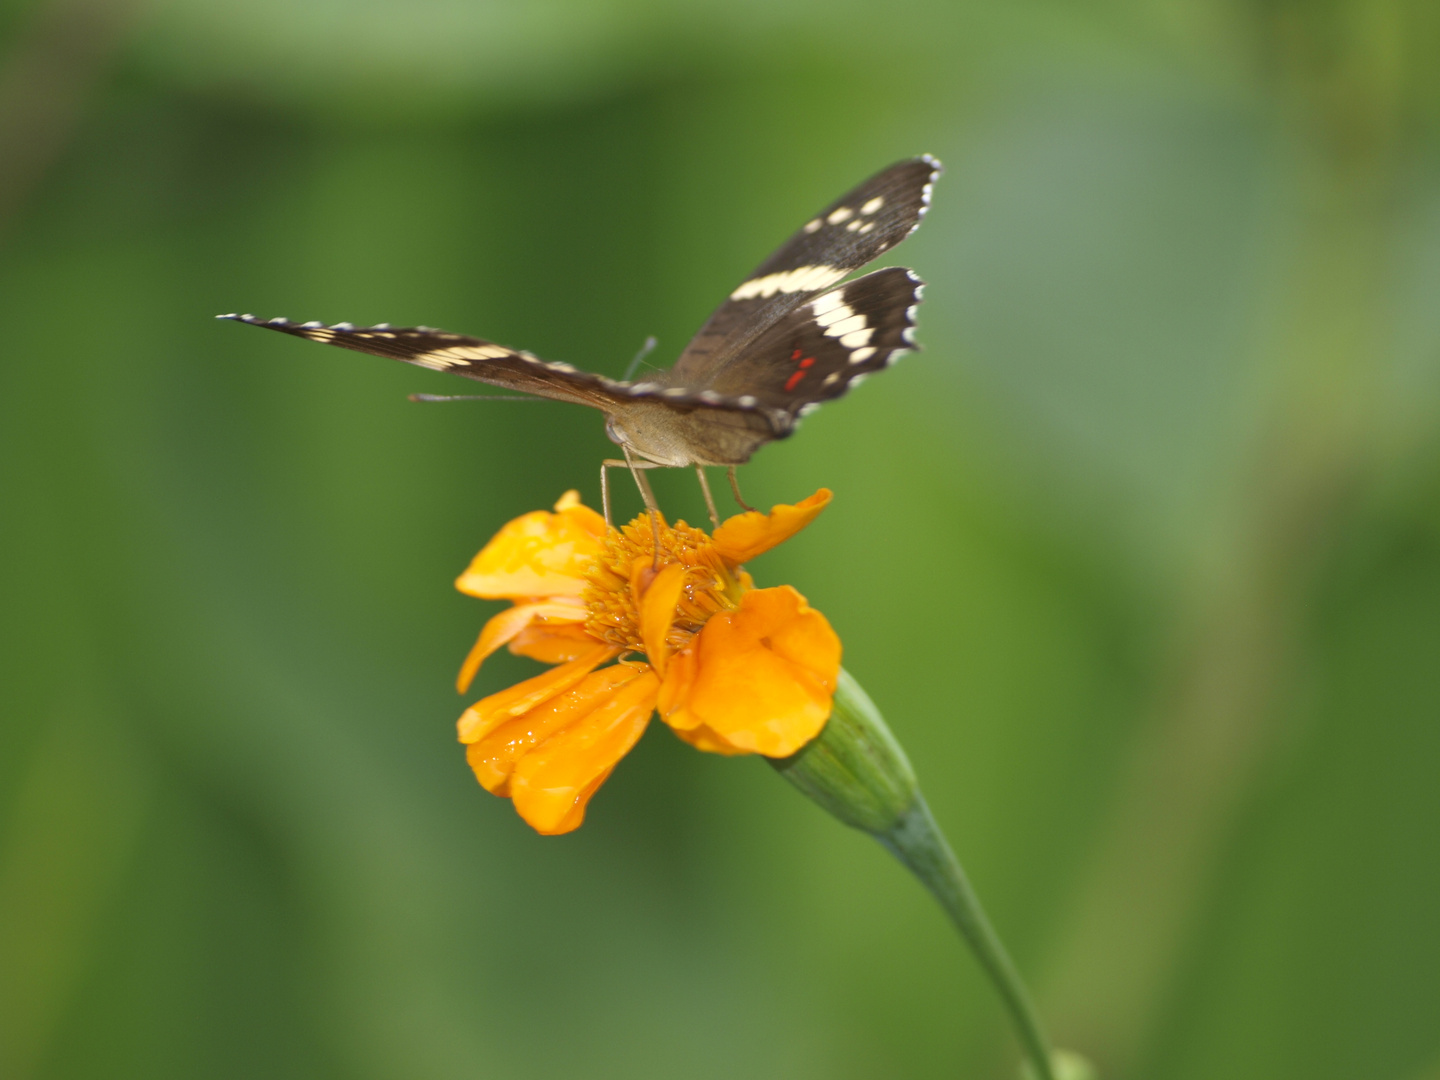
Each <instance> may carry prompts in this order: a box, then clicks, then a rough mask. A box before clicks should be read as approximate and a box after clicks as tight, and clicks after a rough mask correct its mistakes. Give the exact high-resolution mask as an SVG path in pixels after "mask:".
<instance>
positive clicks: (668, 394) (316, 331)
mask: <svg viewBox="0 0 1440 1080" xmlns="http://www.w3.org/2000/svg"><path fill="white" fill-rule="evenodd" d="M217 317H218V318H221V319H230V320H232V321H234V322H243V323H248V324H249V325H251V326H260V327H264V328H265V329H267V330H278V331H280V332H281V333H282V334H290V335H293V336H294V337H302V338H305V339H306V340H307V341H318V342H320V343H322V344H325V345H338V346H340V347H341V348H345V349H354V350H355V351H356V352H364V353H370V354H371V355H373V356H384V357H387V358H389V359H391V360H402V361H404V362H405V363H407V364H414V365H416V366H417V367H423V368H429V369H430V370H431V371H445V372H449V373H450V374H452V375H461V376H464V377H465V378H467V379H474V380H475V381H476V382H482V383H488V384H489V385H491V386H500V387H504V388H505V389H507V390H519V391H522V392H524V393H527V394H535V395H536V396H537V397H543V398H549V399H551V400H554V401H570V402H575V403H576V404H579V405H589V406H591V407H593V408H596V409H601V410H603V411H604V412H606V413H609V414H614V413H616V412H623V411H627V410H630V409H631V407H633V406H637V405H643V404H645V403H647V402H658V403H661V404H663V405H665V406H666V407H668V408H669V409H672V410H674V411H677V412H683V413H691V412H696V411H714V412H733V413H756V414H767V410H766V409H764V408H762V407H761V406H759V404H758V403H757V402H756V401H754V400H753V399H751V398H749V397H748V396H747V395H745V394H743V393H736V394H733V395H730V394H721V393H719V392H717V391H715V390H705V391H701V392H699V393H693V394H692V393H689V392H688V391H684V390H679V389H674V388H669V387H665V386H662V385H661V384H660V383H658V382H624V381H621V380H619V379H610V378H607V377H605V376H604V375H594V374H591V373H590V372H588V371H581V370H579V369H578V368H576V367H573V366H571V365H570V364H560V363H555V362H552V361H548V360H541V359H540V358H539V357H538V356H534V355H532V354H531V353H528V352H524V351H523V350H520V349H511V348H509V347H508V346H505V345H497V344H496V343H495V342H493V341H485V340H483V339H481V338H474V337H467V336H466V335H464V334H452V333H449V332H447V331H444V330H436V329H434V328H433V327H429V326H410V327H392V326H388V325H386V324H384V323H381V324H380V325H378V326H363V327H354V326H351V325H350V324H349V323H335V324H334V325H333V326H326V325H324V324H323V323H318V322H307V323H293V322H291V321H290V320H288V319H258V318H256V317H255V316H254V315H220V316H217ZM742 399H743V400H742ZM757 422H758V421H757V420H748V421H745V424H746V425H753V424H755V423H757Z"/></svg>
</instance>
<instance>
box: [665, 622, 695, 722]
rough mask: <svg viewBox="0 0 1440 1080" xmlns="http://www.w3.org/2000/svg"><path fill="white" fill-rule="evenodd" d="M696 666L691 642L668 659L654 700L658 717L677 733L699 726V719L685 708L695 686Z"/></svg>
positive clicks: (692, 642) (693, 644)
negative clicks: (661, 717)
mask: <svg viewBox="0 0 1440 1080" xmlns="http://www.w3.org/2000/svg"><path fill="white" fill-rule="evenodd" d="M696 664H697V661H696V646H695V642H694V641H691V643H690V644H689V645H687V646H685V648H683V649H681V650H680V651H679V652H678V653H676V654H675V655H674V656H672V657H671V658H670V663H669V665H668V666H667V667H666V669H665V676H664V679H663V680H662V681H661V683H660V694H659V696H658V697H657V698H656V700H655V707H656V708H657V709H659V710H660V715H661V716H663V717H664V718H665V722H666V723H667V724H669V725H670V726H671V727H672V728H675V729H676V730H677V731H679V730H687V729H689V728H693V727H698V726H699V725H700V718H699V717H696V716H691V715H690V712H689V711H688V710H687V709H686V708H685V702H686V701H687V700H688V699H689V696H690V688H691V687H692V686H693V685H694V684H695V671H696Z"/></svg>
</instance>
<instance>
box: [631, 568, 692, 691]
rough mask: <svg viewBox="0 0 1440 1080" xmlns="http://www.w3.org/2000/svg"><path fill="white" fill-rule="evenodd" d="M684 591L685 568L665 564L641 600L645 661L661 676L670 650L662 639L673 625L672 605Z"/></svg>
mask: <svg viewBox="0 0 1440 1080" xmlns="http://www.w3.org/2000/svg"><path fill="white" fill-rule="evenodd" d="M684 588H685V567H684V566H682V565H681V564H680V563H666V564H665V566H663V567H662V568H661V570H660V573H658V574H656V575H655V579H654V580H653V581H651V582H650V587H649V588H648V589H646V590H645V593H644V595H643V596H642V597H641V600H640V640H641V641H642V642H644V644H645V657H646V659H648V660H649V661H650V664H651V666H653V667H654V668H655V670H656V671H658V672H659V673H660V674H661V675H662V676H663V675H664V674H665V665H666V663H667V662H668V661H669V659H670V646H669V645H667V644H666V643H665V637H666V635H667V634H669V633H670V624H671V623H672V622H674V621H675V605H676V604H678V603H679V602H680V593H681V592H682V591H683V590H684Z"/></svg>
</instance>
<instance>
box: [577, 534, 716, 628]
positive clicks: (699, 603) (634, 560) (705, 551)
mask: <svg viewBox="0 0 1440 1080" xmlns="http://www.w3.org/2000/svg"><path fill="white" fill-rule="evenodd" d="M659 531H660V556H659V559H658V560H657V559H656V557H655V530H654V528H653V527H652V526H651V523H650V518H649V516H648V515H647V514H641V515H640V516H639V517H637V518H636V519H635V520H634V521H632V522H630V524H628V525H625V526H624V527H622V528H620V529H611V530H610V531H609V533H608V534H607V535H606V537H605V547H604V551H603V552H601V554H600V555H599V556H598V557H597V558H596V560H595V561H594V562H593V563H591V564H590V566H589V567H588V568H587V569H586V571H585V581H586V584H585V591H584V593H583V594H582V599H583V600H584V601H585V606H586V607H587V608H588V609H589V612H590V617H589V619H588V620H587V622H586V623H585V629H586V631H587V632H588V633H589V634H590V635H591V636H593V637H597V638H599V639H600V640H601V641H608V642H609V643H610V644H612V645H618V646H622V647H624V648H627V649H635V650H637V651H641V652H643V651H644V648H645V646H644V642H643V641H642V640H641V638H640V610H639V608H640V599H641V597H642V596H644V593H645V590H646V589H647V588H649V586H650V582H651V581H653V580H654V578H655V573H656V568H657V567H658V566H665V565H666V564H668V563H679V564H680V565H681V566H683V567H685V584H684V587H683V588H682V589H681V592H680V600H679V603H677V604H676V605H675V619H674V621H673V622H672V623H671V624H670V629H669V632H668V633H667V635H666V643H667V644H668V645H669V646H670V648H671V649H672V650H678V649H681V648H683V647H684V646H685V644H686V643H687V642H688V641H689V640H690V638H691V637H693V636H694V635H695V634H696V633H698V632H699V630H700V628H701V627H702V626H704V625H705V622H706V620H707V619H709V618H710V616H711V615H714V614H716V613H717V612H720V611H728V610H732V609H733V608H735V607H736V606H737V605H738V604H739V602H740V584H739V582H738V581H736V579H735V577H734V575H733V574H732V573H731V572H730V568H729V567H727V566H726V565H725V561H724V560H723V559H722V558H721V557H720V555H719V553H718V552H717V551H716V550H715V545H714V543H713V542H712V541H711V539H710V537H709V536H707V535H706V534H705V533H704V532H703V531H702V530H700V529H695V528H691V527H690V526H689V525H686V524H685V522H683V521H680V522H676V523H675V524H674V525H667V524H665V523H664V521H663V520H662V521H661V524H660V530H659Z"/></svg>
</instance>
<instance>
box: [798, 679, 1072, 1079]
mask: <svg viewBox="0 0 1440 1080" xmlns="http://www.w3.org/2000/svg"><path fill="white" fill-rule="evenodd" d="M769 761H770V764H771V765H772V766H773V767H774V768H775V770H776V771H777V772H779V773H780V775H781V776H783V777H785V779H786V780H789V781H790V783H792V784H794V785H795V786H796V787H797V788H799V789H800V790H801V791H802V792H804V793H805V794H806V795H807V796H809V797H810V798H811V799H812V800H814V801H815V802H817V803H819V804H820V806H822V807H824V808H825V809H826V810H828V811H829V812H830V813H831V814H833V815H834V816H835V817H837V818H839V819H840V820H841V821H843V822H844V823H845V824H846V825H850V826H852V827H854V828H856V829H860V830H862V831H864V832H867V833H869V834H870V835H871V836H873V837H875V839H877V840H879V841H880V843H882V844H884V845H885V847H886V848H887V849H888V850H889V851H890V853H891V854H892V855H894V856H895V857H896V858H897V859H899V860H900V862H901V863H902V864H903V865H904V866H905V867H906V868H907V869H908V870H909V871H910V872H911V873H912V874H914V875H915V876H916V877H917V878H919V879H920V881H921V883H922V884H923V885H924V886H925V887H926V888H927V889H929V890H930V892H931V894H932V895H933V896H934V897H935V899H936V900H938V901H940V906H941V907H943V908H944V909H945V913H946V914H947V915H949V916H950V919H951V921H952V922H954V923H955V926H956V928H958V929H959V931H960V934H961V936H962V937H964V938H965V940H966V942H968V943H969V945H970V947H971V948H972V949H974V950H975V955H976V956H977V957H978V958H979V960H980V966H981V967H983V968H984V969H985V973H986V974H987V975H989V976H990V981H991V982H993V983H994V984H995V989H996V990H997V991H998V992H999V994H1000V998H1001V1000H1002V1001H1004V1002H1005V1007H1006V1009H1008V1010H1009V1012H1010V1018H1011V1019H1012V1020H1013V1021H1014V1023H1015V1028H1016V1031H1017V1032H1018V1033H1019V1036H1020V1044H1021V1046H1022V1047H1023V1048H1024V1051H1025V1055H1026V1057H1028V1058H1029V1059H1030V1070H1029V1074H1030V1076H1031V1077H1032V1080H1082V1078H1086V1077H1093V1076H1094V1073H1093V1070H1091V1069H1090V1067H1089V1065H1088V1063H1086V1062H1085V1061H1084V1059H1082V1058H1080V1057H1079V1056H1078V1055H1074V1054H1068V1053H1061V1054H1058V1055H1057V1054H1055V1053H1054V1052H1053V1051H1052V1050H1051V1049H1050V1042H1049V1040H1048V1039H1047V1038H1046V1037H1045V1030H1044V1028H1043V1027H1042V1026H1041V1024H1040V1018H1039V1016H1038V1015H1037V1014H1036V1012H1035V1007H1034V1006H1033V1005H1032V1004H1030V996H1029V994H1027V993H1026V992H1025V984H1024V983H1023V982H1021V981H1020V973H1019V972H1018V971H1016V970H1015V964H1014V962H1013V961H1012V960H1011V959H1010V955H1009V954H1008V953H1007V952H1006V951H1005V946H1004V945H1002V944H1001V943H1000V937H999V935H997V934H996V933H995V928H994V927H993V926H991V925H990V919H989V918H988V917H987V916H986V914H985V909H984V908H982V907H981V906H980V898H979V897H977V896H976V895H975V890H974V889H973V888H972V887H971V885H970V881H969V879H968V878H966V876H965V871H964V870H963V869H961V867H960V861H959V860H958V859H956V858H955V853H954V852H953V851H951V850H950V845H949V843H947V842H946V840H945V834H944V833H942V832H941V831H940V826H939V825H937V824H936V823H935V818H934V817H933V816H932V815H931V813H930V807H929V806H927V805H926V803H925V798H924V796H922V795H921V794H920V786H919V784H918V783H917V782H916V780H915V771H914V769H912V768H911V766H910V761H909V759H908V758H906V756H905V751H904V750H903V749H901V747H900V743H899V742H898V741H896V739H895V736H894V735H893V734H891V732H890V728H889V727H888V726H886V724H885V718H884V717H882V716H881V715H880V710H879V709H878V708H876V707H875V703H874V702H873V701H871V700H870V696H869V695H868V694H866V693H865V691H864V690H863V689H862V688H861V686H860V684H859V683H857V682H856V681H855V679H854V677H853V676H852V675H851V674H850V673H849V672H848V671H845V670H844V669H842V670H841V671H840V676H839V680H838V685H837V686H836V688H835V699H834V707H833V709H832V711H831V713H830V719H829V720H828V721H827V722H826V724H825V727H824V729H823V730H821V732H820V734H819V735H817V736H816V737H815V738H814V739H812V740H811V741H810V742H809V743H808V744H807V745H806V746H805V747H804V748H803V749H801V750H800V751H798V752H797V753H795V754H792V755H791V756H790V757H788V758H772V759H769Z"/></svg>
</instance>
